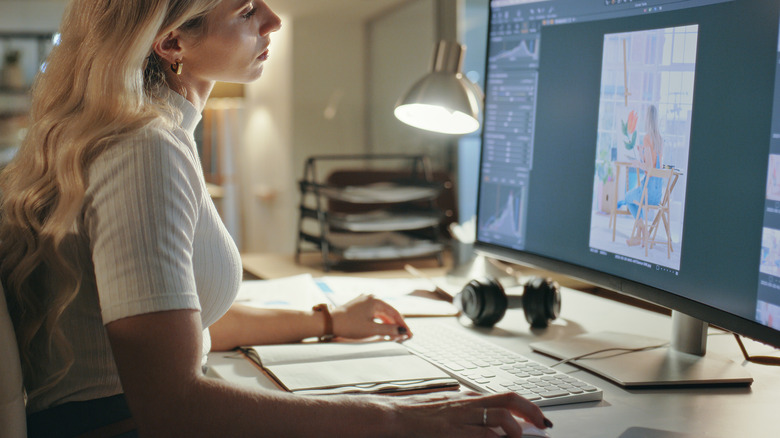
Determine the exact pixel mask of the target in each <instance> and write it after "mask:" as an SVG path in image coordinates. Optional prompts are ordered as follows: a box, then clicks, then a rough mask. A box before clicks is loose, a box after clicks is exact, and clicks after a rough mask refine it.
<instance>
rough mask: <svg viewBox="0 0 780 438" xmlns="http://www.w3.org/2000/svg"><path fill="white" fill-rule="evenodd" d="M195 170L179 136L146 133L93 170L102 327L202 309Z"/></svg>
mask: <svg viewBox="0 0 780 438" xmlns="http://www.w3.org/2000/svg"><path fill="white" fill-rule="evenodd" d="M196 166H197V160H196V158H195V157H194V156H193V154H192V153H191V152H190V151H189V150H187V149H186V148H185V147H183V146H182V145H181V143H179V142H177V140H176V138H174V137H173V136H171V135H170V134H168V133H166V132H165V131H163V130H160V129H156V128H146V129H144V130H143V131H141V132H140V133H138V134H136V135H134V136H132V137H131V138H128V139H127V140H123V141H121V142H120V143H118V144H116V145H114V146H112V147H110V148H109V149H107V150H106V151H105V152H104V153H103V154H101V155H100V156H99V157H98V159H96V160H95V162H94V163H93V164H92V166H91V167H90V170H89V181H88V189H87V192H86V198H85V204H84V205H85V210H84V226H85V229H86V233H87V234H88V237H89V239H90V247H91V251H92V261H93V264H94V268H95V280H96V285H97V290H98V295H99V297H100V306H101V312H102V317H103V323H104V324H108V323H109V322H111V321H115V320H117V319H120V318H125V317H129V316H134V315H139V314H144V313H151V312H158V311H164V310H175V309H195V310H200V303H199V300H198V295H197V289H196V286H195V276H194V273H193V263H192V257H193V239H194V233H195V227H196V225H197V222H198V212H199V208H200V204H201V203H202V201H201V199H202V196H203V190H202V188H201V187H202V186H201V185H200V184H199V178H198V175H199V174H198V172H197V168H196Z"/></svg>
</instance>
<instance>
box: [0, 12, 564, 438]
mask: <svg viewBox="0 0 780 438" xmlns="http://www.w3.org/2000/svg"><path fill="white" fill-rule="evenodd" d="M279 27H280V20H279V18H278V17H277V16H276V15H275V14H274V13H273V12H272V11H271V10H270V9H269V8H268V6H267V5H266V4H265V3H264V2H262V1H258V0H254V1H247V0H123V1H110V0H73V1H72V2H71V3H70V4H69V6H68V8H67V10H66V13H65V17H64V20H63V24H62V29H63V34H62V39H61V43H60V45H59V46H58V47H56V48H55V49H54V50H53V51H52V53H51V56H50V57H49V60H48V66H47V69H46V72H45V73H44V74H42V75H41V76H40V77H39V78H38V79H37V83H36V86H35V87H34V93H33V109H32V124H31V128H30V130H29V133H28V135H27V137H26V139H25V142H24V145H23V146H22V148H21V150H20V151H19V153H18V155H17V157H16V158H15V160H14V161H13V162H12V163H11V164H10V165H9V166H8V167H7V169H6V170H4V171H3V173H2V174H0V192H1V193H2V205H1V207H2V214H3V215H2V222H1V223H0V242H2V243H1V244H0V279H1V280H2V285H3V287H4V288H5V294H6V299H7V301H8V303H9V310H10V312H11V314H12V318H13V320H14V325H15V329H16V334H17V340H18V343H19V347H20V352H21V355H22V361H23V368H24V371H25V384H26V388H27V391H28V394H29V400H28V413H29V414H30V415H29V429H30V432H31V435H36V434H38V435H39V436H53V434H55V433H57V434H58V435H76V434H78V433H82V432H86V431H89V430H95V429H98V430H99V431H100V432H102V433H104V435H105V436H111V435H113V434H115V433H117V432H122V431H125V430H127V429H134V428H135V427H137V432H138V433H139V434H140V435H144V436H146V435H149V436H271V437H280V436H285V437H287V436H344V437H348V436H368V435H370V436H405V437H407V436H426V437H435V436H442V437H457V436H495V434H494V433H493V432H492V431H491V430H490V427H501V428H503V430H504V431H505V432H506V433H507V434H508V435H509V436H513V437H517V436H520V434H521V430H520V427H519V425H518V424H517V422H516V420H515V416H517V417H522V418H524V419H526V420H528V421H529V422H531V423H533V424H534V425H536V426H537V427H544V426H545V424H547V425H550V423H549V420H546V419H545V418H544V416H543V415H542V414H541V411H540V410H539V409H538V408H537V407H536V406H534V405H533V404H531V403H530V402H528V401H527V400H524V399H522V398H520V397H519V396H517V395H515V394H499V395H491V396H476V395H459V396H452V395H442V394H437V395H430V396H416V397H411V398H391V397H369V396H367V397H349V396H336V397H317V398H311V397H303V396H296V395H292V394H289V393H283V392H278V391H270V392H269V391H264V390H261V389H260V388H257V389H247V388H241V387H236V386H232V385H231V384H229V383H227V382H224V381H220V380H216V379H209V378H206V377H204V375H203V372H202V360H203V358H204V357H205V356H204V352H207V351H209V348H211V349H212V350H224V349H230V348H233V347H235V346H237V345H241V344H260V343H279V342H293V341H298V340H301V339H304V338H307V337H312V336H322V335H327V334H329V333H325V332H326V331H327V328H326V327H328V324H327V322H326V319H327V315H325V314H323V312H316V311H312V312H280V311H271V310H267V311H262V310H254V309H247V308H240V307H237V306H231V303H232V301H233V297H234V296H235V293H236V291H237V288H238V285H239V282H240V277H241V265H240V259H239V256H238V253H237V250H236V248H235V246H234V245H233V243H232V241H231V239H230V237H229V236H228V234H227V233H226V231H225V229H224V227H223V226H222V225H221V222H220V220H219V217H218V215H217V213H216V211H215V209H214V206H213V204H212V203H211V202H210V200H209V198H208V195H207V193H206V190H205V183H204V181H203V176H202V173H201V170H200V167H199V162H198V158H197V153H196V148H195V144H194V141H193V137H192V133H193V130H194V128H195V125H196V123H197V121H198V119H199V117H200V112H201V110H202V109H203V106H204V105H205V102H206V100H207V98H208V95H209V93H210V91H211V88H212V87H213V85H214V82H215V81H216V80H221V81H232V82H250V81H253V80H255V79H257V78H258V77H260V75H261V73H262V70H263V65H264V63H265V60H266V59H267V58H268V53H269V52H268V46H269V43H270V38H269V36H270V34H271V33H273V32H274V31H276V30H278V29H279ZM375 319H380V320H381V321H382V323H381V324H379V323H375V322H374V320H375ZM407 330H408V328H407V326H406V325H405V323H404V321H403V319H402V318H401V316H400V315H399V314H398V313H397V312H396V311H395V310H394V309H393V308H392V307H390V306H388V305H387V304H385V303H383V302H381V301H379V300H375V299H373V298H371V297H362V298H360V299H357V300H356V301H353V302H351V303H349V304H347V305H346V306H345V307H342V308H337V309H335V310H334V311H333V314H332V331H333V334H335V335H336V336H341V337H346V338H363V337H368V336H374V335H380V336H390V337H395V338H397V337H401V336H403V335H404V334H405V333H406V332H407ZM209 345H210V347H209ZM128 406H129V411H128V409H127V407H128ZM129 417H132V418H131V419H130V421H127V418H129ZM128 424H129V425H131V426H132V427H125V426H127V425H128ZM52 425H53V426H54V427H50V428H48V429H47V426H52ZM128 436H134V435H133V432H131V433H130V435H128Z"/></svg>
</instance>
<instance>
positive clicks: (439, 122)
mask: <svg viewBox="0 0 780 438" xmlns="http://www.w3.org/2000/svg"><path fill="white" fill-rule="evenodd" d="M395 116H396V118H398V120H400V121H402V122H404V123H406V124H408V125H411V126H414V127H415V128H420V129H425V130H428V131H434V132H441V133H444V134H457V135H462V134H468V133H470V132H474V131H476V130H477V129H479V121H478V120H476V119H475V118H473V117H471V116H470V115H468V114H465V113H462V112H460V111H449V110H448V109H446V108H444V107H441V106H437V105H427V104H422V103H414V104H407V105H400V106H398V107H396V109H395Z"/></svg>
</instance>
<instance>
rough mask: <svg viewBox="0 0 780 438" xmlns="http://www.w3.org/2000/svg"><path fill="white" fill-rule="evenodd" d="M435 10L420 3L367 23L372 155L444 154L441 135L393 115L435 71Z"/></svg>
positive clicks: (426, 0)
mask: <svg viewBox="0 0 780 438" xmlns="http://www.w3.org/2000/svg"><path fill="white" fill-rule="evenodd" d="M435 10H436V3H435V1H434V0H416V1H412V2H407V3H405V4H403V5H402V6H401V7H399V8H397V9H395V10H393V11H389V12H388V13H386V14H383V15H381V16H378V17H375V18H374V19H372V20H370V21H369V22H368V28H367V31H368V34H367V38H368V41H369V53H368V63H369V64H368V68H369V71H368V75H369V76H368V77H369V82H368V88H367V92H366V99H367V103H368V107H367V108H366V109H367V113H366V114H367V122H366V123H367V129H368V130H369V131H368V145H367V147H368V150H369V151H370V152H372V153H388V152H401V153H420V152H422V153H427V154H429V155H433V156H440V155H441V152H442V147H441V145H442V142H443V141H444V139H443V137H442V136H441V135H436V134H429V133H427V132H426V131H421V130H419V129H417V128H413V127H410V126H408V125H405V124H403V123H401V122H400V121H398V119H396V118H395V116H394V115H393V110H394V109H395V104H396V102H397V101H398V98H399V97H401V95H403V94H404V93H405V92H406V91H407V90H408V89H409V88H410V87H411V86H412V85H413V84H414V83H415V82H417V81H418V80H419V79H420V78H422V77H423V76H424V75H425V74H426V73H428V72H429V71H430V69H431V64H432V59H433V53H434V49H435V44H436V42H437V40H438V37H437V35H436V25H435V22H436V16H435ZM437 161H438V160H437Z"/></svg>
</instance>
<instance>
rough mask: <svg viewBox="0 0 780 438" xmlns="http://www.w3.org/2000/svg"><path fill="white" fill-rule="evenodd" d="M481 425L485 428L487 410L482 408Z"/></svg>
mask: <svg viewBox="0 0 780 438" xmlns="http://www.w3.org/2000/svg"><path fill="white" fill-rule="evenodd" d="M482 425H483V426H487V408H482Z"/></svg>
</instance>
